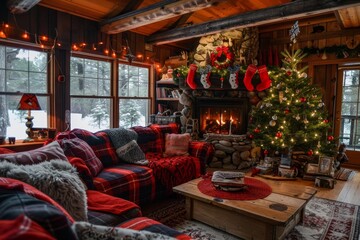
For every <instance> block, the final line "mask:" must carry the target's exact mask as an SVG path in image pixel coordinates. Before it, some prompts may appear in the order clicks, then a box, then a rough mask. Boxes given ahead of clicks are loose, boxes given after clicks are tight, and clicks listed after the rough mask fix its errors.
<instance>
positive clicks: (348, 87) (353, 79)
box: [339, 68, 360, 150]
mask: <svg viewBox="0 0 360 240" xmlns="http://www.w3.org/2000/svg"><path fill="white" fill-rule="evenodd" d="M359 81H360V70H359V69H355V68H354V69H346V70H343V80H342V103H341V124H340V135H339V138H340V141H341V142H343V143H345V144H346V145H347V148H348V149H349V150H350V149H351V150H360V119H359V117H360V96H359V94H360V91H359V88H360V84H359Z"/></svg>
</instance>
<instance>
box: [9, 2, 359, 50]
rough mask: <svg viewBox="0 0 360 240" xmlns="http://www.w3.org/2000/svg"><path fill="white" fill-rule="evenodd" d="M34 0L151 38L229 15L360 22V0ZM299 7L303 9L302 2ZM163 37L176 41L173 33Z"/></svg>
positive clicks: (242, 20) (107, 28)
mask: <svg viewBox="0 0 360 240" xmlns="http://www.w3.org/2000/svg"><path fill="white" fill-rule="evenodd" d="M7 1H8V5H9V3H11V2H14V3H17V4H19V2H26V3H28V4H30V3H31V2H33V4H34V3H36V2H38V0H16V1H15V0H7ZM309 2H315V3H314V4H317V5H316V7H315V8H317V6H326V7H324V8H323V9H321V7H319V9H315V10H316V11H315V10H314V11H313V12H311V13H306V12H301V9H300V8H301V7H302V5H304V6H305V5H307V6H308V7H311V4H312V3H309ZM37 4H39V5H42V6H45V7H48V8H52V9H56V10H58V11H63V12H66V13H69V14H73V15H76V16H80V17H83V18H87V19H91V20H94V21H98V22H99V26H100V28H101V30H102V31H103V32H106V33H109V34H115V33H118V32H122V31H128V30H130V31H133V32H136V33H139V34H143V35H145V36H147V37H148V38H149V39H153V43H155V44H156V41H157V36H158V35H166V34H167V32H171V31H174V29H176V30H177V31H182V30H183V29H187V28H191V31H187V32H184V34H187V33H192V32H194V31H195V30H196V27H197V26H199V28H204V26H206V27H208V28H209V29H212V30H213V32H214V31H218V30H219V29H216V28H215V30H214V29H213V25H214V23H216V24H217V25H216V26H218V28H223V27H228V25H229V24H225V23H227V22H231V21H233V22H234V24H238V25H239V26H246V25H248V26H259V25H262V26H263V25H264V24H266V23H280V22H281V21H285V20H290V19H298V18H306V17H312V18H313V17H314V16H316V14H319V15H324V14H326V15H329V14H333V15H334V17H336V19H337V20H338V21H339V23H340V26H342V27H343V28H344V29H345V28H358V27H360V1H358V0H357V1H356V0H342V1H338V0H317V1H308V2H307V1H306V0H295V1H294V0H293V1H291V0H266V1H263V0H241V1H240V0H162V1H161V0H121V1H119V0H101V1H100V0H56V1H54V0H42V1H40V2H39V3H37ZM308 4H310V5H308ZM296 8H298V9H296ZM267 9H269V10H270V9H274V10H276V11H278V14H279V15H281V16H280V17H279V16H276V14H272V10H270V11H266V10H267ZM304 9H305V10H306V7H304ZM250 12H251V14H249V13H250ZM16 13H18V12H16ZM253 13H254V14H253ZM252 14H253V15H254V16H257V15H259V16H264V14H267V15H268V16H269V21H268V22H267V21H266V20H265V21H264V20H263V19H262V18H259V17H258V18H259V19H260V20H262V21H260V20H258V19H256V17H249V16H250V15H252ZM242 16H244V17H242ZM265 18H266V15H265ZM248 19H249V20H248ZM252 21H253V22H252ZM257 22H258V24H257ZM247 23H248V24H247ZM121 24H122V25H121ZM124 26H126V27H124ZM192 29H195V30H192ZM202 30H203V29H202ZM221 30H224V29H221ZM198 31H199V30H198ZM209 32H211V31H210V30H209ZM201 34H203V35H204V31H199V35H201ZM187 37H189V36H187ZM178 40H179V41H180V40H184V39H178ZM168 42H176V39H171V40H169V41H168ZM168 42H166V41H165V42H163V43H168Z"/></svg>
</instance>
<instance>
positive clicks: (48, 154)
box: [0, 141, 67, 165]
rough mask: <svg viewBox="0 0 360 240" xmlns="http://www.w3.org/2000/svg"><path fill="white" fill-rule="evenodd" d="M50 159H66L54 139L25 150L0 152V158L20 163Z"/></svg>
mask: <svg viewBox="0 0 360 240" xmlns="http://www.w3.org/2000/svg"><path fill="white" fill-rule="evenodd" d="M52 159H60V160H64V161H67V158H66V156H65V154H64V151H63V150H62V148H61V147H60V145H59V143H58V142H56V141H55V142H51V143H49V144H48V145H45V146H43V147H40V148H37V149H34V150H30V151H26V152H17V153H8V154H0V160H5V161H8V162H12V163H15V164H22V165H29V164H35V163H41V162H44V161H50V160H52Z"/></svg>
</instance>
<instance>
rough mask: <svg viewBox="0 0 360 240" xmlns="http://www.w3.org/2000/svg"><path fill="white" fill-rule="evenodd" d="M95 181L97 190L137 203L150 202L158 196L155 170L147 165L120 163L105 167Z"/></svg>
mask: <svg viewBox="0 0 360 240" xmlns="http://www.w3.org/2000/svg"><path fill="white" fill-rule="evenodd" d="M93 182H94V187H95V189H96V190H98V191H100V192H103V193H106V194H109V195H111V196H115V197H120V198H124V199H126V200H129V201H132V202H134V203H136V204H144V203H148V202H149V201H152V200H154V199H155V196H156V193H155V190H156V189H155V178H154V175H153V171H152V169H151V168H149V167H146V166H140V165H135V164H118V165H116V166H113V167H111V168H104V169H103V170H102V171H101V173H100V174H99V175H97V176H96V177H94V179H93Z"/></svg>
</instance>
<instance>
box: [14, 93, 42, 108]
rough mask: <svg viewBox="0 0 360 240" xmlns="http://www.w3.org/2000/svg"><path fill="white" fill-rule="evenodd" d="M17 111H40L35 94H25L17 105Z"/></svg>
mask: <svg viewBox="0 0 360 240" xmlns="http://www.w3.org/2000/svg"><path fill="white" fill-rule="evenodd" d="M18 110H41V107H40V104H39V101H38V99H37V97H36V95H35V94H30V93H25V94H24V95H22V97H21V99H20V102H19V104H18Z"/></svg>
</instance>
